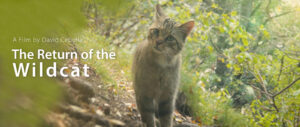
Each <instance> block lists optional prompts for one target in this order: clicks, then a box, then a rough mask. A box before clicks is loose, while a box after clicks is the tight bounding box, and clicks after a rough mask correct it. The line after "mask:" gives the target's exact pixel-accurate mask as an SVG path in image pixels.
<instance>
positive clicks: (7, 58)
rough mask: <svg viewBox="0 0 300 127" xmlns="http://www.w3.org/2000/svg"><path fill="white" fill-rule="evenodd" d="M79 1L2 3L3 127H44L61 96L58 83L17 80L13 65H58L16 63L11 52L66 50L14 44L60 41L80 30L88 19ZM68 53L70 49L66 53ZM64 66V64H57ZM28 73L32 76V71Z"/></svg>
mask: <svg viewBox="0 0 300 127" xmlns="http://www.w3.org/2000/svg"><path fill="white" fill-rule="evenodd" d="M80 4H81V1H79V0H75V1H74V0H62V1H61V0H59V1H58V0H46V1H39V0H26V1H19V0H18V1H17V0H10V1H0V16H1V17H2V18H1V21H0V29H1V30H0V35H1V37H0V42H1V46H0V61H1V62H0V84H1V85H0V90H1V92H0V107H1V108H0V126H1V127H2V126H3V127H7V126H24V127H29V126H30V127H36V126H41V125H42V124H41V123H42V116H44V115H45V114H46V113H47V112H48V109H49V108H52V107H53V106H54V105H55V104H56V102H57V101H58V100H59V98H60V96H61V89H60V87H59V86H58V85H57V83H56V82H55V81H53V80H51V79H48V78H46V77H42V78H38V77H35V78H34V77H26V78H22V77H20V78H17V77H16V76H15V75H14V70H13V67H12V63H13V62H16V63H20V62H24V63H26V62H28V63H33V62H35V63H38V62H44V66H47V65H49V64H50V63H52V62H54V61H51V60H49V61H43V60H37V59H34V60H14V59H13V58H14V57H13V52H12V51H11V49H13V48H15V49H19V48H22V49H23V51H27V52H28V51H32V52H36V51H37V49H39V48H44V49H46V50H50V51H51V50H53V49H56V50H62V45H61V44H47V43H33V42H19V41H18V42H13V38H14V37H16V38H17V39H18V38H19V37H23V38H33V37H36V38H42V37H45V36H46V37H50V36H51V37H53V36H54V37H56V36H58V33H60V34H64V33H66V32H67V33H69V34H70V35H72V34H73V32H75V31H78V30H80V28H82V26H83V25H84V22H85V21H84V17H83V15H81V12H80ZM64 50H68V49H64ZM56 62H60V61H56ZM28 73H32V72H31V71H29V72H28Z"/></svg>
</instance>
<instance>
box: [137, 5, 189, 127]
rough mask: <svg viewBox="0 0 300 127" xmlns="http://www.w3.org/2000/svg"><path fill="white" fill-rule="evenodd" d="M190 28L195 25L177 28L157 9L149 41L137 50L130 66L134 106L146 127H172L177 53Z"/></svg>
mask: <svg viewBox="0 0 300 127" xmlns="http://www.w3.org/2000/svg"><path fill="white" fill-rule="evenodd" d="M193 27H194V21H189V22H186V23H184V24H182V25H180V24H178V23H176V22H175V21H173V20H172V19H170V18H168V17H167V16H166V15H165V14H164V13H163V11H162V9H161V7H160V5H156V8H155V16H154V21H153V24H152V25H151V27H150V29H149V34H148V38H147V40H146V41H144V42H143V43H140V44H139V45H138V46H137V48H136V51H135V54H134V59H133V65H132V73H133V86H134V90H135V95H136V102H137V106H138V110H139V112H140V114H141V117H142V122H143V125H144V126H146V127H156V126H161V127H172V126H173V125H172V124H173V118H172V116H173V110H174V106H175V100H176V95H177V91H178V87H179V77H180V75H179V68H180V64H181V55H180V51H181V50H182V48H183V46H184V43H185V39H186V37H187V36H188V35H189V33H190V32H191V30H192V28H193ZM156 117H157V119H158V120H159V122H156Z"/></svg>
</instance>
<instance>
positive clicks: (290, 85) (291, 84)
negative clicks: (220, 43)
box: [272, 77, 300, 98]
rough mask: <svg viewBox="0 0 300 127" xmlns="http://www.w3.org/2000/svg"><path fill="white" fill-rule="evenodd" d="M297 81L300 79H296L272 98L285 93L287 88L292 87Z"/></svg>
mask: <svg viewBox="0 0 300 127" xmlns="http://www.w3.org/2000/svg"><path fill="white" fill-rule="evenodd" d="M298 80H300V77H298V78H297V79H295V80H294V81H293V82H292V83H290V84H289V85H288V86H286V87H285V88H283V89H282V90H280V91H279V92H278V93H276V94H274V95H273V96H272V97H273V98H275V97H276V96H278V95H279V94H281V93H283V92H284V91H286V90H287V89H288V88H290V87H292V86H293V85H294V84H295V83H296V82H297V81H298Z"/></svg>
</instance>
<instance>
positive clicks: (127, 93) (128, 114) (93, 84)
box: [45, 61, 196, 127]
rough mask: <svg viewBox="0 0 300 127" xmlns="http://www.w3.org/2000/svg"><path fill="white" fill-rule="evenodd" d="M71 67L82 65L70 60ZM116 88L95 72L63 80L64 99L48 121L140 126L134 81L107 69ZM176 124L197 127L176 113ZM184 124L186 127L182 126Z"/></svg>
mask: <svg viewBox="0 0 300 127" xmlns="http://www.w3.org/2000/svg"><path fill="white" fill-rule="evenodd" d="M67 64H68V66H72V65H74V64H78V65H79V66H82V64H81V63H80V62H78V61H69V62H68V63H67ZM108 69H109V70H110V71H111V72H112V73H113V77H112V78H113V79H114V80H115V81H116V84H117V85H112V84H105V83H103V82H102V80H101V77H100V76H99V75H97V74H96V72H95V70H94V69H90V71H89V72H88V73H89V75H90V77H88V78H84V77H81V78H63V77H60V78H58V79H59V83H60V84H61V86H62V87H63V89H64V92H63V93H64V95H65V98H64V100H62V103H60V104H58V106H57V107H58V108H56V109H55V110H53V111H51V112H50V113H49V115H48V116H47V117H46V118H45V121H46V125H47V126H49V127H140V126H142V124H141V122H140V121H141V118H140V115H139V113H138V111H137V107H136V103H135V97H134V90H133V87H132V82H131V81H128V79H127V78H125V77H124V76H123V73H122V71H120V70H118V69H116V68H108ZM174 121H175V124H181V125H182V126H183V127H190V126H196V124H189V123H195V122H194V121H193V120H192V117H190V116H184V115H181V114H180V113H179V112H178V111H175V112H174ZM183 124H184V125H183Z"/></svg>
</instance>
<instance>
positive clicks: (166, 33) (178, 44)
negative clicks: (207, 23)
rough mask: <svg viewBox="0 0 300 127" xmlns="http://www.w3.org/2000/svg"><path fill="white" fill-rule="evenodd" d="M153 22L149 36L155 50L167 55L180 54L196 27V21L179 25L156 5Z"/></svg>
mask: <svg viewBox="0 0 300 127" xmlns="http://www.w3.org/2000/svg"><path fill="white" fill-rule="evenodd" d="M153 20H154V21H153V24H152V25H151V27H150V29H149V35H148V40H149V41H150V42H151V44H152V46H153V50H154V51H155V52H157V53H162V54H166V55H176V54H178V53H179V52H180V51H181V49H182V48H183V45H184V43H185V40H186V38H187V36H188V35H189V33H190V32H191V30H192V28H193V27H194V21H189V22H186V23H183V24H179V23H177V22H175V21H174V20H172V19H170V18H169V17H168V16H166V15H165V14H164V12H163V10H162V9H161V7H160V5H156V8H155V15H154V18H153Z"/></svg>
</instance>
